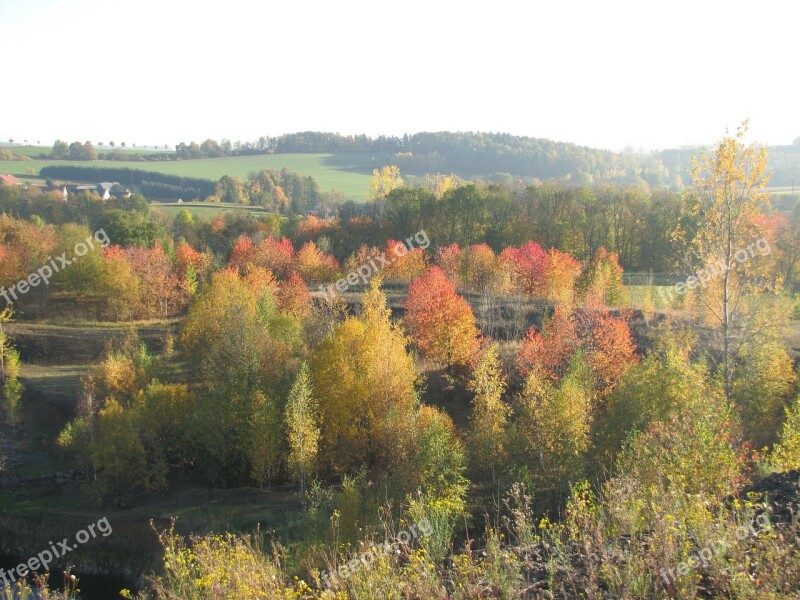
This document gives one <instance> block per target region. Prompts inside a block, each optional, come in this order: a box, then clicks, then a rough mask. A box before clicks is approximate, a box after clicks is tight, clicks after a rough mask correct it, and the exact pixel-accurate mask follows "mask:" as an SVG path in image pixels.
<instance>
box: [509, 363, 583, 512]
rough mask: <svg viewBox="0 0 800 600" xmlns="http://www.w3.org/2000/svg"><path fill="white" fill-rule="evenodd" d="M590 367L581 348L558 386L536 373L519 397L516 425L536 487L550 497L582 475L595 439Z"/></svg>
mask: <svg viewBox="0 0 800 600" xmlns="http://www.w3.org/2000/svg"><path fill="white" fill-rule="evenodd" d="M592 381H593V376H592V369H591V366H590V365H589V363H588V362H587V360H586V358H585V357H584V356H583V354H582V353H581V352H580V351H578V352H576V353H575V355H574V356H573V357H572V359H571V360H570V363H569V366H568V367H567V371H566V373H565V374H564V377H563V378H562V379H561V382H560V383H559V384H558V386H554V385H553V384H552V383H551V382H549V381H548V380H547V379H546V378H545V377H544V376H542V375H541V374H540V373H538V372H536V371H534V372H532V373H531V374H530V375H528V378H527V379H526V381H525V386H524V388H523V390H522V393H521V394H520V396H519V399H518V403H519V411H520V414H519V417H518V419H517V423H516V427H517V431H518V434H519V436H520V441H521V442H522V444H521V448H520V451H521V452H522V455H523V456H525V457H526V458H527V459H528V460H529V461H530V463H528V464H529V465H530V470H529V477H530V478H531V479H532V480H533V482H534V484H535V486H536V491H537V492H538V493H539V494H541V495H543V496H545V497H549V498H550V499H551V500H552V499H554V497H557V496H558V495H560V494H563V493H565V492H566V491H567V489H568V485H569V482H570V481H577V480H578V479H580V478H581V477H582V476H583V474H584V468H585V458H586V453H587V451H588V450H589V447H590V443H591V437H590V432H591V427H592V421H593V417H594V413H593V390H592Z"/></svg>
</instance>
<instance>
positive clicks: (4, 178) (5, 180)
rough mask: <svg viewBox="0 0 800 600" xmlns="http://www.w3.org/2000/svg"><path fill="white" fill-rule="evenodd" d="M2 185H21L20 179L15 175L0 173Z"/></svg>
mask: <svg viewBox="0 0 800 600" xmlns="http://www.w3.org/2000/svg"><path fill="white" fill-rule="evenodd" d="M0 185H19V179H17V178H16V177H14V176H13V175H3V174H2V173H0Z"/></svg>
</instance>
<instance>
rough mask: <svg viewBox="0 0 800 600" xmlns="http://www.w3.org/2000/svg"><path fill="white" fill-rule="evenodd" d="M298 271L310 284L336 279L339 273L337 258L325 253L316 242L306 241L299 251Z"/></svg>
mask: <svg viewBox="0 0 800 600" xmlns="http://www.w3.org/2000/svg"><path fill="white" fill-rule="evenodd" d="M297 271H298V272H299V274H300V276H301V277H302V278H303V281H305V282H306V283H307V284H309V285H314V284H317V283H329V282H331V281H336V279H337V277H338V275H339V263H338V262H337V260H336V259H335V258H334V257H333V256H330V255H329V254H325V253H323V252H322V251H320V249H319V248H318V247H317V245H316V244H315V243H314V242H306V243H305V244H303V246H302V247H301V248H300V250H299V251H298V252H297Z"/></svg>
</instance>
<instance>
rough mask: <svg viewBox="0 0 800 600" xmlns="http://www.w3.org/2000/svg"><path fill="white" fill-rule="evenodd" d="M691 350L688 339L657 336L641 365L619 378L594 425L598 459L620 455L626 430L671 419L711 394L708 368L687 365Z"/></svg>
mask: <svg viewBox="0 0 800 600" xmlns="http://www.w3.org/2000/svg"><path fill="white" fill-rule="evenodd" d="M694 345H695V344H694V340H693V338H692V337H691V336H689V337H686V336H684V335H680V334H679V333H671V332H667V331H661V332H660V333H659V336H658V337H657V338H656V341H655V343H654V347H653V348H652V349H651V350H650V353H649V354H648V355H647V356H646V357H645V358H644V360H642V362H641V363H639V364H636V365H633V366H632V367H631V368H630V369H628V370H627V371H626V372H625V373H623V374H622V377H621V380H620V381H619V384H618V385H617V387H616V388H614V390H613V391H612V392H611V394H610V395H609V397H608V401H607V406H606V410H605V411H604V412H603V413H602V415H601V418H600V420H599V422H598V439H599V441H600V446H601V448H600V450H601V452H603V453H604V458H606V459H607V458H609V457H611V456H613V455H614V454H616V453H617V452H618V451H620V450H621V448H622V443H623V441H624V440H625V438H626V436H627V435H628V434H629V433H630V432H631V431H633V430H638V431H643V430H645V429H647V428H648V427H649V425H650V424H651V423H653V422H655V421H664V422H667V421H670V420H672V419H674V418H677V416H678V415H679V414H680V412H681V411H682V410H683V407H684V406H686V405H689V404H691V403H696V402H701V401H702V399H703V398H705V397H709V396H711V395H713V394H714V393H715V390H714V387H713V385H712V384H711V383H710V379H709V374H708V369H707V368H706V367H705V366H704V365H703V364H702V363H692V362H691V360H690V356H691V355H692V353H693V352H694ZM600 462H604V461H603V460H601V461H600Z"/></svg>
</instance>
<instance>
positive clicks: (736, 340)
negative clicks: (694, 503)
mask: <svg viewBox="0 0 800 600" xmlns="http://www.w3.org/2000/svg"><path fill="white" fill-rule="evenodd" d="M746 132H747V122H745V123H744V124H743V125H742V126H741V127H740V128H739V129H738V130H737V133H736V135H735V136H726V137H724V138H723V139H722V141H721V142H720V143H719V144H718V145H717V146H716V148H715V149H714V151H713V152H712V153H711V154H705V153H703V154H701V156H700V157H699V158H696V159H694V160H693V164H692V170H691V178H692V186H691V188H690V190H688V191H687V192H686V193H685V194H684V198H683V207H682V212H683V213H684V215H685V216H686V218H684V219H683V220H682V221H680V222H679V225H678V227H677V229H676V231H675V234H674V240H675V242H676V244H677V247H678V254H679V260H678V263H679V266H680V268H681V270H682V271H683V272H684V273H688V274H690V277H689V278H688V279H687V281H686V284H685V286H686V287H688V288H689V289H690V290H692V291H693V295H694V297H695V298H696V299H697V303H698V305H699V306H700V308H701V310H702V312H703V315H704V316H705V317H706V319H707V320H708V321H709V322H710V323H712V324H714V325H716V327H717V330H718V332H719V337H720V345H721V347H722V358H721V363H722V365H721V366H722V369H721V370H722V373H721V374H722V380H723V383H724V389H725V396H726V398H728V399H730V398H731V394H732V390H733V374H734V358H735V355H736V350H737V346H738V345H740V344H742V343H743V341H744V340H747V339H752V336H753V335H754V333H753V332H752V331H749V328H748V321H749V319H748V318H746V317H747V312H748V309H752V308H754V306H753V304H752V303H748V302H746V301H745V297H746V296H747V295H748V294H753V293H757V292H758V291H761V290H762V289H763V288H762V286H761V285H760V283H759V281H758V280H757V279H755V278H754V277H752V270H753V264H754V263H756V262H757V260H758V259H757V258H756V257H755V254H754V253H753V254H754V256H752V257H751V256H750V253H751V252H752V249H753V246H754V244H756V242H757V241H758V240H759V239H760V238H761V237H762V231H761V228H760V227H759V225H758V222H757V217H758V215H759V212H760V210H761V209H762V207H764V206H766V204H767V195H766V193H765V192H764V186H765V185H766V183H767V181H768V179H769V177H768V175H767V174H766V168H767V153H766V150H765V149H763V148H762V149H761V150H757V149H756V148H755V147H754V146H749V147H748V146H744V145H743V138H744V136H745V134H746ZM695 275H696V276H695Z"/></svg>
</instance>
